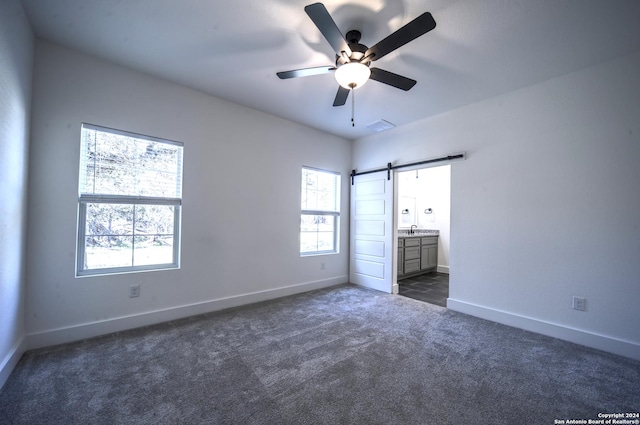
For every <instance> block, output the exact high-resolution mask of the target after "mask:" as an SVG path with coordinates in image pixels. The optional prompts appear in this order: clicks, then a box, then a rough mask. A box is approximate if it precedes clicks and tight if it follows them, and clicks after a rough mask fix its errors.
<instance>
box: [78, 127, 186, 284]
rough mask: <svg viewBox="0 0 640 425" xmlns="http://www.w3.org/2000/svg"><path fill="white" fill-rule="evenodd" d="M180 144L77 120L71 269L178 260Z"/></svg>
mask: <svg viewBox="0 0 640 425" xmlns="http://www.w3.org/2000/svg"><path fill="white" fill-rule="evenodd" d="M182 149H183V148H182V143H179V142H173V141H169V140H163V139H158V138H155V137H149V136H142V135H139V134H134V133H128V132H126V131H120V130H114V129H110V128H104V127H98V126H95V125H89V124H82V131H81V151H80V182H79V197H78V249H77V261H76V262H77V275H78V276H82V275H96V274H107V273H123V272H132V271H142V270H156V269H168V268H177V267H179V263H180V207H181V205H182Z"/></svg>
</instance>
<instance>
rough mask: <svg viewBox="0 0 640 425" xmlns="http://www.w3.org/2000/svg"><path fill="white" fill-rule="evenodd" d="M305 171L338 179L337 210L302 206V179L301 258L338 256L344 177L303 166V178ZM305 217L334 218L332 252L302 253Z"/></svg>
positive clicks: (301, 173) (339, 174)
mask: <svg viewBox="0 0 640 425" xmlns="http://www.w3.org/2000/svg"><path fill="white" fill-rule="evenodd" d="M305 170H310V171H314V172H319V173H325V174H331V175H334V176H335V177H336V178H337V181H336V185H335V188H336V193H335V203H336V209H335V210H333V211H331V210H319V209H305V208H303V206H302V190H303V187H302V178H301V179H300V180H301V181H300V183H301V188H300V193H301V199H300V230H299V232H298V235H299V241H298V242H299V243H298V248H299V251H300V256H301V257H309V256H314V255H328V254H338V253H339V252H340V196H341V184H342V175H341V173H340V172H337V171H330V170H325V169H322V168H316V167H309V166H306V165H303V166H302V168H301V171H300V176H301V177H302V175H303V173H304V171H305ZM304 216H319V217H333V249H330V250H322V251H320V250H316V251H304V252H303V251H302V233H303V231H302V217H304Z"/></svg>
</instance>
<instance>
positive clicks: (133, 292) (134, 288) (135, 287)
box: [129, 283, 140, 298]
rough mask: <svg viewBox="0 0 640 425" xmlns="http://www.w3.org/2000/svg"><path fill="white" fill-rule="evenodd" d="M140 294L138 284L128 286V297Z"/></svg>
mask: <svg viewBox="0 0 640 425" xmlns="http://www.w3.org/2000/svg"><path fill="white" fill-rule="evenodd" d="M139 296H140V284H139V283H137V284H135V285H131V286H129V298H135V297H139Z"/></svg>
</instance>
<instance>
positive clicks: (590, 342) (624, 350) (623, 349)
mask: <svg viewBox="0 0 640 425" xmlns="http://www.w3.org/2000/svg"><path fill="white" fill-rule="evenodd" d="M447 308H448V309H449V310H453V311H458V312H460V313H465V314H469V315H471V316H475V317H479V318H481V319H486V320H491V321H492V322H497V323H502V324H503V325H507V326H513V327H515V328H520V329H524V330H527V331H531V332H535V333H539V334H542V335H547V336H551V337H554V338H558V339H562V340H565V341H569V342H573V343H575V344H580V345H584V346H587V347H591V348H595V349H598V350H602V351H606V352H609V353H613V354H618V355H620V356H624V357H629V358H632V359H635V360H640V344H637V343H634V342H631V341H625V340H621V339H618V338H613V337H610V336H606V335H600V334H595V333H592V332H587V331H584V330H580V329H574V328H569V327H566V326H562V325H558V324H556V323H551V322H545V321H543V320H539V319H534V318H532V317H526V316H521V315H518V314H514V313H509V312H506V311H502V310H495V309H492V308H488V307H483V306H480V305H477V304H472V303H468V302H465V301H460V300H456V299H452V298H449V299H447Z"/></svg>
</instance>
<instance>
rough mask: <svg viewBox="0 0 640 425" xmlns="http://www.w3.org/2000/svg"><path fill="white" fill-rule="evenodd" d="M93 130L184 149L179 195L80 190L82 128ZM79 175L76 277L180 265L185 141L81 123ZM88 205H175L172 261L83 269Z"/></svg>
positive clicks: (173, 267) (82, 146) (82, 160)
mask: <svg viewBox="0 0 640 425" xmlns="http://www.w3.org/2000/svg"><path fill="white" fill-rule="evenodd" d="M85 128H87V129H92V130H97V131H102V132H106V133H110V134H116V135H120V136H125V137H130V138H134V139H140V140H148V141H150V142H155V143H162V144H166V145H173V146H179V147H180V148H181V149H182V152H181V154H180V160H179V167H180V169H179V172H178V173H177V182H176V183H177V184H179V185H180V197H176V198H171V197H156V196H131V195H113V194H87V193H80V190H81V186H82V178H83V174H82V173H83V172H84V171H85V170H83V165H84V161H85V158H84V157H83V155H85V146H84V140H83V137H82V132H83V129H85ZM80 134H81V137H80V139H81V140H80V147H81V149H80V167H79V170H80V174H79V176H78V222H77V224H78V228H77V232H76V233H77V241H76V277H85V276H102V275H110V274H122V273H137V272H144V271H155V270H172V269H179V268H180V254H181V235H180V230H181V223H182V174H183V170H184V144H183V143H181V142H176V141H173V140H167V139H161V138H158V137H153V136H146V135H143V134H139V133H133V132H130V131H124V130H117V129H113V128H108V127H103V126H98V125H94V124H87V123H82V125H81V126H80ZM89 204H123V205H132V206H136V205H156V206H171V207H173V247H172V248H173V251H172V258H173V261H171V262H170V263H158V264H148V265H138V266H135V265H131V266H121V267H103V268H95V269H85V268H84V258H85V255H86V229H87V206H88V205H89ZM131 236H132V238H133V244H134V245H133V246H132V247H131V250H132V253H133V251H134V249H135V233H134V234H132V235H131Z"/></svg>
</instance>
